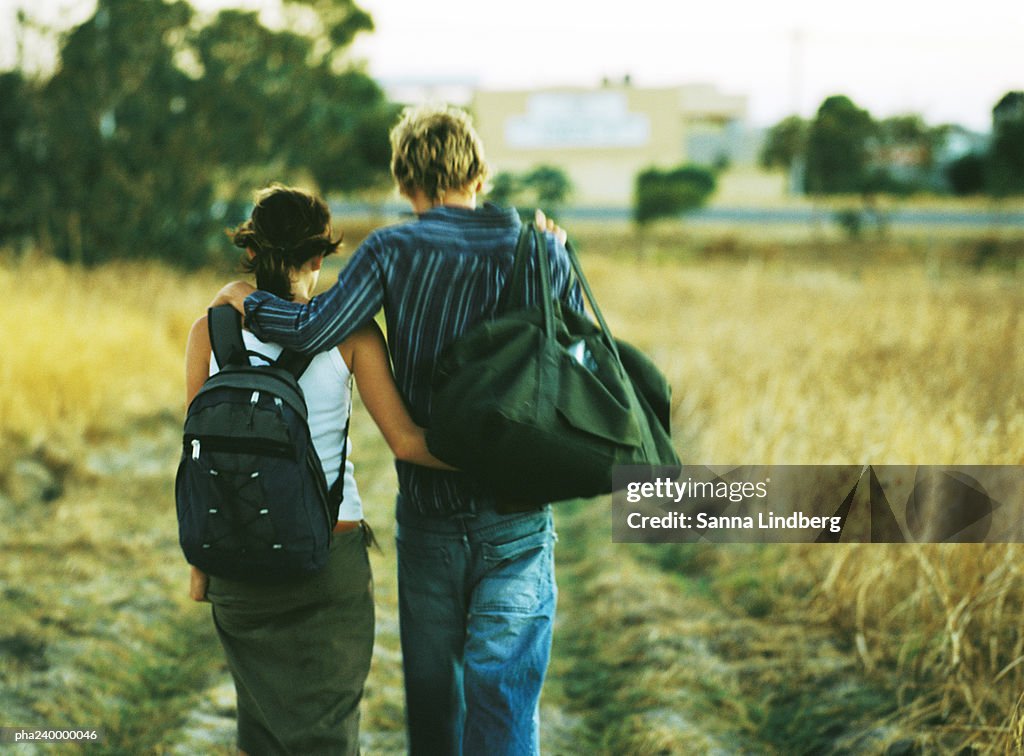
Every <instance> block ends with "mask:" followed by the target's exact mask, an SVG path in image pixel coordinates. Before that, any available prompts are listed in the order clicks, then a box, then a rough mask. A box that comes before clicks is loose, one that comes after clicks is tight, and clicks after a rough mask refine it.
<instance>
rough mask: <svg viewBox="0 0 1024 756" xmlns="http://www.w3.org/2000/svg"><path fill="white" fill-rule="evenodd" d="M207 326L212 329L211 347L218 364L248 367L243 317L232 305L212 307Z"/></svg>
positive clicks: (207, 315) (207, 313)
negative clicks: (243, 336)
mask: <svg viewBox="0 0 1024 756" xmlns="http://www.w3.org/2000/svg"><path fill="white" fill-rule="evenodd" d="M206 324H207V326H208V327H209V329H210V346H211V347H212V348H213V356H214V357H215V358H216V359H217V364H218V365H220V366H221V367H222V368H223V367H224V366H225V365H248V364H249V358H248V356H247V355H246V352H245V342H243V341H242V316H241V315H239V313H238V310H236V309H235V308H234V307H232V306H231V305H220V306H218V307H211V308H210V309H209V310H207V311H206Z"/></svg>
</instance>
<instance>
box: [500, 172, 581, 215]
mask: <svg viewBox="0 0 1024 756" xmlns="http://www.w3.org/2000/svg"><path fill="white" fill-rule="evenodd" d="M572 189H573V187H572V181H570V180H569V177H568V176H567V175H566V174H565V171H563V170H562V169H561V168H557V167H555V166H553V165H538V166H536V167H535V168H532V169H531V170H529V171H526V172H525V173H511V172H508V171H502V172H501V173H498V174H497V175H495V177H494V180H493V181H492V182H491V188H490V191H489V192H488V199H489V200H490V201H491V202H494V203H495V204H497V205H506V206H508V205H515V206H516V207H520V208H524V207H528V208H529V209H530V212H531V213H532V211H533V209H534V208H537V207H540V208H542V209H543V210H545V211H546V212H547V213H549V214H552V215H553V214H557V213H558V211H559V210H560V209H561V208H562V207H564V205H565V203H566V202H567V201H568V199H569V197H570V195H571V194H572Z"/></svg>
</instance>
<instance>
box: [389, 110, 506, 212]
mask: <svg viewBox="0 0 1024 756" xmlns="http://www.w3.org/2000/svg"><path fill="white" fill-rule="evenodd" d="M391 175H392V176H394V177H395V181H396V182H397V183H398V187H399V189H401V190H402V192H403V193H404V194H406V195H407V196H412V195H413V194H415V192H416V190H417V189H419V190H422V192H423V193H424V194H425V195H426V196H427V199H430V200H438V201H443V200H444V195H445V193H446V192H450V191H460V190H463V189H466V188H467V187H469V186H470V184H472V183H473V182H475V181H483V180H484V179H486V178H487V162H486V161H485V159H484V145H483V142H481V141H480V137H479V136H478V135H477V133H476V131H475V130H474V129H473V124H472V122H471V121H470V118H469V114H467V113H466V112H465V111H464V110H460V109H458V108H453V107H449V106H445V105H440V106H439V105H428V106H421V107H416V108H406V109H405V110H404V111H403V112H402V117H401V118H400V119H399V121H398V123H397V124H396V125H395V127H394V128H393V129H391Z"/></svg>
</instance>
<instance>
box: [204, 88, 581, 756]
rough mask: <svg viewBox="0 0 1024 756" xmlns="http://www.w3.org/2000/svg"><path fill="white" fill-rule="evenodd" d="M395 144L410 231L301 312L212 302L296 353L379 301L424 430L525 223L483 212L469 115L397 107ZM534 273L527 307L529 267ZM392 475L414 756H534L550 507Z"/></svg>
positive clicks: (562, 270) (338, 336)
mask: <svg viewBox="0 0 1024 756" xmlns="http://www.w3.org/2000/svg"><path fill="white" fill-rule="evenodd" d="M391 148H392V159H391V172H392V175H393V176H394V178H395V181H396V182H397V184H398V188H399V190H400V192H401V193H402V195H403V196H404V197H406V198H407V199H408V200H409V202H410V203H411V204H412V207H413V209H414V210H415V212H416V214H417V220H416V221H414V222H411V223H405V224H400V225H396V226H391V227H388V228H384V229H380V230H378V231H375V232H374V233H372V234H371V235H370V236H369V237H367V239H366V240H365V241H364V242H363V244H362V245H360V247H359V249H357V250H356V252H355V254H354V255H353V257H352V259H351V260H350V261H349V263H348V265H347V266H346V267H345V269H344V270H342V272H341V273H340V275H339V276H338V282H337V283H336V284H335V285H334V286H333V287H332V288H331V289H330V290H328V291H327V292H325V293H324V294H322V295H320V296H317V297H315V298H314V299H313V300H312V301H310V302H309V303H308V304H305V305H300V304H295V303H291V302H285V301H283V300H281V299H278V298H276V297H274V296H272V295H269V294H267V293H266V292H254V293H250V292H252V289H251V287H249V286H247V285H246V284H241V283H235V284H231V285H229V286H228V287H226V288H225V289H224V290H222V296H221V299H220V301H230V302H231V303H232V304H234V305H235V306H236V307H239V309H242V307H241V304H242V300H243V298H244V312H245V314H246V323H247V326H248V327H249V328H250V329H251V330H252V331H253V333H255V334H256V336H258V337H259V338H261V339H264V340H266V341H275V342H277V343H279V344H282V345H283V346H285V347H290V348H293V349H297V350H300V351H305V352H315V351H319V350H322V349H326V348H329V347H330V346H331V345H333V344H337V343H339V342H340V341H342V340H343V339H344V338H345V337H346V336H347V335H348V334H349V333H351V332H352V331H354V330H355V329H357V328H358V327H359V326H361V325H363V324H365V323H367V322H368V321H369V320H370V319H371V318H373V317H374V315H375V314H376V313H377V311H378V310H380V308H381V307H383V308H384V315H385V318H386V320H387V327H388V329H387V330H388V341H389V345H390V348H391V354H392V359H393V361H394V368H395V373H396V381H397V383H398V387H399V389H400V391H401V392H402V394H403V396H404V398H405V400H406V402H407V403H408V405H409V410H410V414H411V415H412V417H413V419H414V420H415V421H416V422H417V423H418V424H420V425H424V426H428V425H429V424H430V411H431V379H432V376H433V372H434V365H435V363H436V361H437V359H438V357H439V355H440V354H441V353H442V351H443V350H444V348H445V347H446V346H447V345H448V344H449V343H451V342H452V341H454V340H455V339H457V338H458V337H459V336H460V335H462V334H463V333H464V332H466V331H467V330H468V329H470V328H472V327H473V326H474V325H476V324H477V323H480V322H482V321H484V320H487V319H489V318H491V317H492V316H493V315H494V314H495V310H496V306H497V303H498V298H499V296H500V293H501V289H502V286H503V285H504V282H505V278H506V276H507V275H508V273H509V272H510V270H511V267H512V260H513V258H514V254H515V245H516V240H517V237H518V234H519V229H520V225H521V224H520V220H519V216H518V215H517V214H516V212H515V211H514V210H503V209H501V208H498V207H496V206H494V205H490V204H486V205H483V206H482V207H478V206H477V195H478V193H480V192H481V191H482V189H483V182H484V180H485V179H486V177H487V165H486V163H485V160H484V152H483V145H482V144H481V142H480V139H479V137H478V136H477V134H476V132H475V131H474V130H473V128H472V126H471V125H470V122H469V118H468V116H467V115H466V114H465V113H463V112H461V111H458V110H454V109H450V108H437V107H433V108H420V109H415V110H407V111H406V112H405V113H404V114H403V116H402V118H401V120H400V121H399V123H398V124H397V125H396V126H395V127H394V129H393V130H392V132H391ZM538 222H541V223H544V220H543V218H542V217H541V218H540V219H539V221H538ZM563 241H564V235H560V236H559V237H556V236H555V234H553V233H549V234H548V246H549V248H550V249H551V265H552V271H551V272H552V287H553V289H554V291H556V292H558V295H559V296H560V297H561V299H562V300H563V301H565V302H566V303H567V304H568V305H569V306H571V307H573V308H575V309H577V310H581V311H582V309H583V302H582V298H581V294H580V290H579V286H578V284H575V283H574V282H573V281H572V276H571V274H570V270H571V269H570V265H569V260H568V255H567V253H566V251H565V248H564V246H563V244H562V242H563ZM529 278H530V280H529V281H528V282H527V296H528V299H529V300H530V301H531V303H532V302H535V301H536V298H537V296H538V289H539V278H538V276H537V271H536V264H535V263H534V264H533V265H531V266H530V277H529ZM246 295H248V296H246ZM396 467H397V470H398V480H399V493H398V502H397V507H396V518H397V521H398V529H397V542H398V579H399V607H400V623H401V625H400V627H401V639H402V655H403V666H404V673H405V686H406V707H407V724H408V734H409V750H410V753H412V754H430V755H431V756H433V755H436V754H461V753H466V754H488V756H490V755H492V754H495V755H496V754H534V753H538V752H539V747H538V735H539V718H538V710H539V709H538V706H539V701H540V692H541V686H542V684H543V681H544V675H545V671H546V669H547V664H548V659H549V655H550V647H551V633H552V623H553V620H554V614H555V601H556V595H557V590H556V587H555V580H554V560H553V546H554V541H555V533H554V528H553V524H552V518H551V512H550V508H549V507H543V508H540V509H537V510H535V511H531V512H524V513H518V514H512V515H502V514H499V513H498V512H497V510H496V501H495V500H494V498H493V497H492V496H490V495H488V494H487V493H485V492H483V491H482V490H479V489H478V488H477V487H475V486H474V485H473V483H472V481H471V480H469V479H468V478H467V477H466V476H463V475H460V474H459V473H453V472H442V471H437V470H430V469H427V468H424V467H418V466H416V465H412V464H408V463H404V462H401V461H399V462H396ZM514 493H515V492H510V497H514Z"/></svg>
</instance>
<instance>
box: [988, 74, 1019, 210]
mask: <svg viewBox="0 0 1024 756" xmlns="http://www.w3.org/2000/svg"><path fill="white" fill-rule="evenodd" d="M988 169H989V186H990V189H991V191H992V193H993V194H995V195H997V196H1006V195H1010V194H1024V92H1019V91H1018V92H1007V93H1006V94H1005V95H1003V97H1002V98H1001V99H1000V100H999V102H998V103H996V106H995V107H994V108H993V109H992V144H991V148H990V152H989V165H988Z"/></svg>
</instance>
